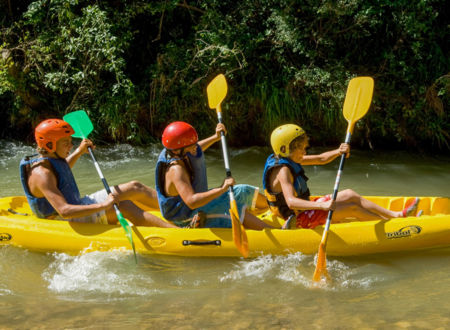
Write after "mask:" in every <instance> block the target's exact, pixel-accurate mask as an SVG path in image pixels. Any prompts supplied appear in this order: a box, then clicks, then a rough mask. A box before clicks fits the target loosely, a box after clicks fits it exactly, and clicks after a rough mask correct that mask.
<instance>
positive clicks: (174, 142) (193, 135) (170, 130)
mask: <svg viewBox="0 0 450 330" xmlns="http://www.w3.org/2000/svg"><path fill="white" fill-rule="evenodd" d="M197 141H198V135H197V131H196V130H195V128H194V127H192V126H191V125H189V124H188V123H185V122H183V121H175V122H173V123H171V124H169V125H168V126H167V127H166V128H165V129H164V132H163V135H162V144H163V145H164V147H166V148H167V149H181V148H184V147H187V146H190V145H193V144H194V143H197Z"/></svg>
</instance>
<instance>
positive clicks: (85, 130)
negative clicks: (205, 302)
mask: <svg viewBox="0 0 450 330" xmlns="http://www.w3.org/2000/svg"><path fill="white" fill-rule="evenodd" d="M63 119H64V121H66V122H67V123H69V125H70V126H72V128H73V130H74V131H75V133H74V134H72V136H73V137H75V138H81V139H87V137H88V136H89V134H91V132H92V131H93V129H94V125H92V122H91V120H90V119H89V116H88V115H87V113H86V111H84V110H78V111H73V112H70V113H68V114H67V115H65V116H64V117H63Z"/></svg>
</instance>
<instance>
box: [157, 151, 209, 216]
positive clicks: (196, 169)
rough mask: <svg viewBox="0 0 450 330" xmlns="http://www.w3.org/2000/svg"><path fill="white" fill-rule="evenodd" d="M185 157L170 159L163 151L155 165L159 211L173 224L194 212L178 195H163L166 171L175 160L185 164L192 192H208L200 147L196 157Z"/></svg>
mask: <svg viewBox="0 0 450 330" xmlns="http://www.w3.org/2000/svg"><path fill="white" fill-rule="evenodd" d="M186 157H187V159H182V158H177V157H172V156H171V155H169V153H168V150H167V149H164V150H163V151H162V152H161V153H160V154H159V157H158V162H157V163H156V170H155V182H156V192H157V193H158V203H159V209H160V210H161V213H162V216H163V217H164V218H166V219H167V220H171V221H175V222H176V221H180V220H186V219H188V218H190V217H191V216H192V215H193V213H194V212H193V210H191V209H190V208H189V207H188V206H187V205H186V203H185V202H184V201H183V199H182V198H181V196H180V195H177V196H167V195H166V193H165V181H166V171H167V169H168V168H169V167H170V163H172V162H174V161H177V160H182V161H183V162H184V163H185V165H186V168H187V169H188V172H189V174H190V177H191V184H192V188H193V189H194V192H196V193H199V192H204V191H207V190H208V179H207V176H206V164H205V157H204V154H203V151H202V149H201V148H200V146H198V145H197V155H191V154H190V153H187V155H186Z"/></svg>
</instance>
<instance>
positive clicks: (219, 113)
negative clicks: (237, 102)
mask: <svg viewBox="0 0 450 330" xmlns="http://www.w3.org/2000/svg"><path fill="white" fill-rule="evenodd" d="M217 109H218V111H217V120H218V121H219V123H220V124H222V111H220V105H219V106H218V107H217ZM220 141H221V143H222V151H223V162H224V163H225V172H226V175H227V178H230V177H231V170H230V161H229V159H228V147H227V140H226V138H225V134H224V132H220ZM228 192H229V193H230V201H234V200H235V199H234V190H233V186H230V187H228Z"/></svg>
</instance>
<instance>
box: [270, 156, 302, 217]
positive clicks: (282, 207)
mask: <svg viewBox="0 0 450 330" xmlns="http://www.w3.org/2000/svg"><path fill="white" fill-rule="evenodd" d="M280 166H286V167H288V168H289V170H290V171H291V174H292V176H293V177H294V191H295V195H296V197H298V198H301V199H305V200H309V196H310V192H309V188H308V185H307V184H306V181H308V177H307V176H306V175H305V171H304V170H303V167H302V166H301V165H300V164H298V163H296V162H294V161H292V160H291V159H289V158H285V157H280V158H277V157H275V156H274V154H271V155H270V156H269V157H268V158H267V160H266V165H265V166H264V173H263V188H264V195H265V196H266V199H267V202H268V203H269V207H270V209H271V211H272V212H273V213H274V214H276V215H278V216H282V217H283V218H284V219H287V218H289V216H291V215H292V214H294V213H295V212H294V211H293V210H291V209H289V207H288V206H287V203H286V200H285V198H284V195H283V192H279V193H274V192H272V191H271V189H270V186H269V181H268V180H269V176H270V173H271V171H272V170H273V169H274V168H276V167H280Z"/></svg>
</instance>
